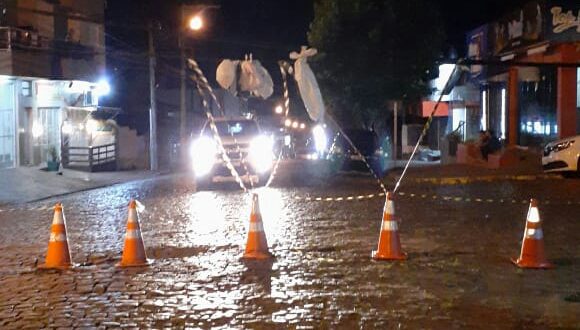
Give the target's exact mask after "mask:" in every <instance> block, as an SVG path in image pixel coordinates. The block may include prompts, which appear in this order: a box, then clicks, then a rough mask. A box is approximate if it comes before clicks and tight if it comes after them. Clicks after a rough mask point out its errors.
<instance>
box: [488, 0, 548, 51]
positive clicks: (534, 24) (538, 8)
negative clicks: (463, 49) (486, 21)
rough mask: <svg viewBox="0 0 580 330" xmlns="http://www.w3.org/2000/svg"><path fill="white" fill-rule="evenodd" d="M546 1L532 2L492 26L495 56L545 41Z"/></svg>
mask: <svg viewBox="0 0 580 330" xmlns="http://www.w3.org/2000/svg"><path fill="white" fill-rule="evenodd" d="M544 6H545V5H544V1H532V2H529V3H527V4H526V5H524V6H523V7H522V8H520V9H518V10H516V11H514V12H512V13H509V14H508V15H506V16H504V17H503V18H502V19H500V20H499V21H497V22H495V23H492V26H491V36H490V39H491V45H492V53H493V55H501V54H506V53H509V52H511V51H514V50H516V49H518V48H522V47H526V46H529V45H532V44H535V43H537V42H539V41H541V40H543V39H544V22H545V19H546V18H545V15H544V13H545V10H544V9H543V8H544Z"/></svg>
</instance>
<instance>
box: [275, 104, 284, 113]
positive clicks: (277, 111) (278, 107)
mask: <svg viewBox="0 0 580 330" xmlns="http://www.w3.org/2000/svg"><path fill="white" fill-rule="evenodd" d="M274 111H276V113H277V114H279V115H280V114H282V112H283V111H284V108H282V106H281V105H278V106H276V108H275V109H274Z"/></svg>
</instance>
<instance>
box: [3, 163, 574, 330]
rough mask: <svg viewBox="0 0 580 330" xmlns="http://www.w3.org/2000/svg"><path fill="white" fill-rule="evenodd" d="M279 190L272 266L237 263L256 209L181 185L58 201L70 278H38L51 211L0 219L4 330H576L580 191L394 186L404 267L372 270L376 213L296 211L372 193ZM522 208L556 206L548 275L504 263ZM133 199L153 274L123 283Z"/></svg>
mask: <svg viewBox="0 0 580 330" xmlns="http://www.w3.org/2000/svg"><path fill="white" fill-rule="evenodd" d="M302 174H304V173H301V175H302ZM287 179H288V182H284V180H280V182H278V183H277V184H275V186H274V187H273V188H269V189H265V190H262V191H260V192H259V194H260V205H261V208H262V215H263V219H264V227H265V230H266V233H267V236H268V242H269V243H270V248H271V251H272V252H273V254H274V255H275V259H272V260H270V261H267V262H244V261H241V260H240V256H241V254H242V250H243V247H244V244H245V235H246V227H247V224H248V219H249V208H250V196H249V195H248V194H244V193H242V192H240V191H238V190H235V189H234V188H232V189H226V190H223V191H222V190H220V191H205V192H195V191H194V189H193V187H192V185H191V184H190V183H189V182H190V180H189V178H188V177H187V176H185V175H175V176H169V177H164V178H158V179H156V180H151V181H146V182H139V183H130V184H124V185H117V186H113V187H109V188H104V189H99V190H94V191H87V192H83V193H78V194H74V195H70V196H67V197H63V198H62V199H61V200H62V202H63V204H64V209H65V215H66V219H67V229H68V238H69V244H70V246H71V254H72V258H73V261H74V262H75V263H77V266H76V267H74V268H73V269H71V270H66V271H40V270H37V269H36V265H37V264H41V263H42V262H43V260H44V255H45V252H46V247H47V242H48V237H49V227H50V223H51V220H52V214H51V212H50V211H47V210H43V208H44V207H46V206H47V205H51V204H52V203H53V202H55V200H49V201H46V202H42V203H35V204H33V205H31V207H30V209H28V210H14V211H12V212H2V213H0V225H2V230H1V231H0V252H1V253H0V262H1V264H2V266H3V267H2V269H1V270H0V297H1V299H0V328H2V329H16V328H18V329H20V328H46V327H48V328H70V327H79V328H84V327H87V328H95V327H96V328H103V329H104V328H119V327H128V328H196V327H198V328H210V327H214V328H258V329H262V328H284V327H290V328H347V329H351V328H380V329H386V328H433V329H448V328H486V329H488V328H507V329H513V328H532V329H533V328H537V329H544V328H547V327H561V328H579V327H580V316H579V315H580V302H579V300H580V297H579V296H580V277H579V276H578V274H579V273H580V250H579V249H578V243H579V241H580V219H579V218H578V214H579V211H580V206H579V205H578V204H576V203H575V202H577V201H580V195H578V192H580V180H539V181H505V182H504V181H502V182H477V183H473V184H469V185H453V186H438V185H429V184H422V183H414V184H409V185H403V188H404V190H405V192H406V193H405V194H404V195H397V196H396V208H397V213H398V214H399V216H400V217H401V218H402V223H401V226H400V231H401V241H402V245H403V249H404V251H405V252H408V255H409V259H408V260H407V261H405V262H395V263H390V262H374V261H371V259H370V252H371V250H373V249H375V248H376V244H377V241H378V235H379V230H380V224H381V214H382V207H383V203H384V200H383V199H381V198H369V199H362V200H354V201H345V200H343V201H335V200H333V201H328V202H327V201H308V202H307V201H305V199H304V196H327V195H333V196H348V195H358V194H370V193H376V192H377V188H376V185H374V184H373V180H371V179H370V178H369V177H364V176H347V177H340V178H334V179H324V178H310V179H305V180H302V181H295V180H293V177H289V178H287ZM290 181H292V182H294V184H293V185H290V184H288V183H289V182H290ZM296 182H297V183H296ZM574 194H576V195H578V196H574ZM423 195H425V196H433V195H435V196H450V197H451V198H449V199H443V198H436V199H433V198H426V197H422V196H423ZM456 197H457V198H459V197H461V199H456ZM530 197H536V198H538V199H540V202H541V201H542V200H543V199H548V198H549V199H550V203H549V204H547V205H546V204H540V212H541V216H542V220H543V226H544V234H545V244H546V249H547V254H548V257H549V258H550V260H552V261H553V262H554V263H555V264H556V265H557V268H556V269H553V270H546V271H535V270H520V269H518V268H516V267H514V266H513V265H512V264H511V263H510V262H509V258H510V257H517V255H518V253H519V246H520V245H519V244H520V241H521V237H522V234H523V228H524V225H525V214H526V211H527V207H528V205H527V204H525V200H526V199H528V198H530ZM130 198H136V199H138V200H140V201H141V202H142V203H143V204H144V205H145V206H146V209H145V211H144V212H142V213H141V228H142V232H143V237H144V241H145V244H146V246H147V253H148V256H149V257H150V258H151V259H153V264H152V265H151V266H149V267H143V268H134V269H120V268H117V267H115V263H116V262H118V261H119V259H120V254H121V250H122V245H123V235H124V231H125V225H126V211H127V210H126V205H127V201H128V200H129V199H130ZM468 198H469V199H468ZM476 198H480V199H481V201H479V202H477V201H476ZM502 199H504V200H505V201H504V202H500V200H502ZM512 199H514V200H517V201H518V202H517V203H511V202H508V201H511V200H512ZM488 200H492V202H489V201H488ZM522 200H523V201H524V202H521V201H522ZM560 201H563V202H561V203H560ZM567 201H574V203H567Z"/></svg>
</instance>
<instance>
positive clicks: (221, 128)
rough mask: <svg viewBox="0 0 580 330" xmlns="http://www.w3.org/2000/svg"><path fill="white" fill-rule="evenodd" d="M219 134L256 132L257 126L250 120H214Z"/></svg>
mask: <svg viewBox="0 0 580 330" xmlns="http://www.w3.org/2000/svg"><path fill="white" fill-rule="evenodd" d="M215 125H216V126H217V129H218V133H219V135H220V136H244V135H256V134H258V133H259V132H258V126H257V125H256V122H255V121H252V120H236V121H220V122H216V123H215Z"/></svg>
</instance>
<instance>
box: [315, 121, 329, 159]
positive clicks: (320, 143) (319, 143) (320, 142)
mask: <svg viewBox="0 0 580 330" xmlns="http://www.w3.org/2000/svg"><path fill="white" fill-rule="evenodd" d="M312 135H313V136H314V146H315V147H316V151H318V152H320V153H322V152H324V151H326V147H327V146H328V138H327V136H326V132H325V131H324V128H323V127H322V126H321V125H316V126H314V128H313V129H312Z"/></svg>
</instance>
